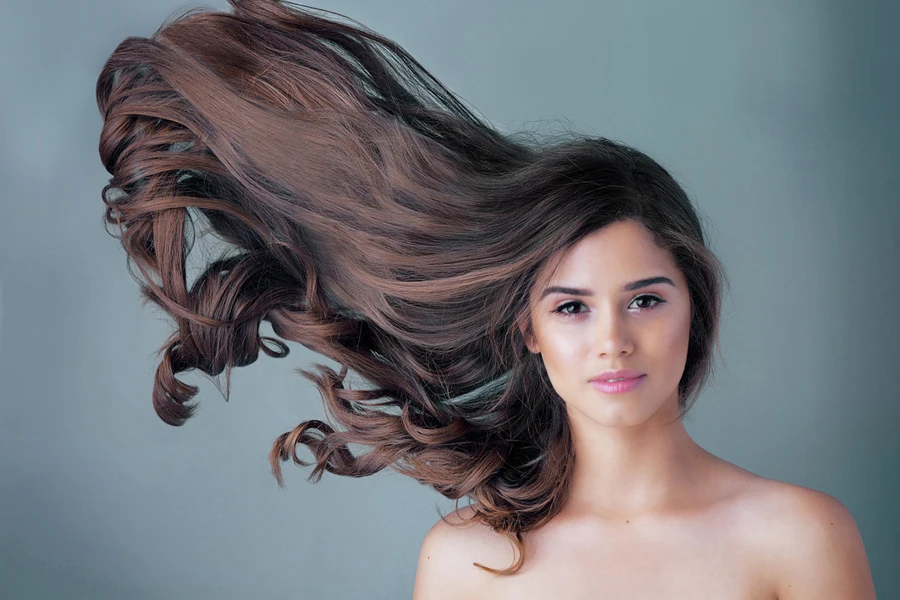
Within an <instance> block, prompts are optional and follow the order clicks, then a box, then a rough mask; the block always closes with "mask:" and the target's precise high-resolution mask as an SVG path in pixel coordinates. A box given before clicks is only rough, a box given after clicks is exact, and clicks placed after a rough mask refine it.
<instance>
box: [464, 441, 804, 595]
mask: <svg viewBox="0 0 900 600" xmlns="http://www.w3.org/2000/svg"><path fill="white" fill-rule="evenodd" d="M708 458H709V461H710V463H709V469H710V471H709V473H708V475H709V477H708V479H707V480H706V482H705V483H704V484H703V485H702V487H699V488H698V489H697V490H696V492H697V493H696V497H695V498H694V500H693V502H692V503H688V504H687V505H685V506H681V507H679V508H677V509H676V508H673V509H671V510H668V511H662V512H659V513H656V514H645V515H641V516H637V517H630V518H614V517H601V516H597V515H592V514H585V513H577V512H572V511H570V510H564V511H563V512H562V513H560V514H559V515H557V516H556V517H555V518H554V519H553V520H552V521H551V522H550V523H549V524H547V525H546V526H544V527H542V528H540V529H538V530H536V531H532V532H528V533H526V534H525V536H524V540H525V541H524V546H525V558H526V560H525V562H524V563H523V566H522V568H521V569H520V570H519V571H518V572H517V573H516V574H514V575H512V576H494V575H492V574H490V573H487V572H484V571H482V570H481V569H477V568H476V567H474V566H471V567H470V571H469V573H468V574H467V575H466V577H468V578H471V579H470V583H471V584H472V587H471V592H470V594H469V595H467V596H464V597H466V598H469V599H470V600H474V599H476V598H485V599H487V598H492V599H497V600H500V599H504V598H509V599H513V598H515V599H520V600H528V599H532V598H534V599H545V598H560V599H562V598H565V599H566V600H580V599H582V598H583V599H588V598H591V599H599V598H623V599H624V598H628V599H638V598H648V599H650V598H667V599H671V600H678V599H681V598H684V599H685V600H687V599H691V600H697V599H700V598H710V599H712V598H715V599H719V600H777V598H778V596H777V594H776V587H777V582H776V581H775V578H774V571H773V570H772V568H771V567H772V565H771V562H772V560H773V556H772V554H771V552H769V551H767V549H768V548H769V545H770V544H771V542H772V536H771V535H769V534H768V532H769V531H770V529H769V528H768V527H767V519H766V516H767V515H766V513H767V507H769V506H771V505H772V504H773V503H774V498H775V497H776V496H777V495H778V494H779V493H787V490H786V487H794V486H791V485H790V484H786V483H782V482H778V481H774V480H768V479H765V478H762V477H759V476H756V475H754V474H752V473H750V472H748V471H745V470H743V469H741V468H740V467H737V466H735V465H732V464H731V463H728V462H726V461H724V460H721V459H718V458H716V457H714V456H712V455H709V457H708ZM472 513H473V510H472V507H469V506H467V507H464V508H461V509H460V510H459V511H458V512H457V513H454V514H453V515H452V516H451V517H450V519H451V522H456V523H459V522H462V520H463V519H465V518H469V517H471V515H472ZM461 531H462V532H466V533H464V534H463V535H468V536H469V540H470V541H469V547H470V548H471V550H472V552H471V553H470V555H469V556H470V557H471V558H472V562H479V563H481V564H483V565H486V566H489V567H493V568H506V567H507V566H509V565H510V564H512V562H513V560H514V558H515V553H514V550H513V548H512V545H511V544H510V543H509V542H508V541H507V539H506V538H505V537H503V536H502V535H500V534H499V533H495V532H493V531H491V530H490V529H489V528H487V527H486V526H484V525H481V524H474V525H470V526H468V527H467V528H463V529H462V530H461Z"/></svg>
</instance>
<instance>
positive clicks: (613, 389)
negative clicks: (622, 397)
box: [591, 375, 647, 394]
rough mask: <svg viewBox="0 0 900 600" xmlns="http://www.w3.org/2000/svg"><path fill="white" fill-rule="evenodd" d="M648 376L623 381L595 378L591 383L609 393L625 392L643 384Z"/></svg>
mask: <svg viewBox="0 0 900 600" xmlns="http://www.w3.org/2000/svg"><path fill="white" fill-rule="evenodd" d="M646 377H647V376H646V375H641V376H640V377H633V378H631V379H623V380H622V381H599V380H597V379H595V380H593V381H591V385H592V386H594V388H596V389H598V390H600V391H601V392H606V393H607V394H624V393H625V392H630V391H631V390H633V389H634V388H636V387H637V386H639V385H641V383H643V381H644V379H646Z"/></svg>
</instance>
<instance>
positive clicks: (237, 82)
mask: <svg viewBox="0 0 900 600" xmlns="http://www.w3.org/2000/svg"><path fill="white" fill-rule="evenodd" d="M230 5H231V8H232V9H233V10H232V11H231V12H212V11H210V10H209V9H203V8H189V9H187V10H185V11H183V12H182V13H180V14H177V15H173V16H171V17H169V18H168V19H167V20H166V22H165V23H163V24H162V25H161V26H160V28H159V29H158V30H157V31H156V32H155V33H154V34H153V35H152V36H151V37H149V38H144V37H128V38H126V39H125V40H124V41H122V42H121V43H120V44H119V45H118V46H117V47H116V49H115V50H114V52H113V53H112V55H111V56H110V57H109V59H108V60H107V61H106V63H105V64H104V66H103V69H102V72H101V73H100V75H99V78H98V81H97V85H96V96H97V104H98V107H99V109H100V113H101V115H102V118H103V128H102V132H101V134H100V143H99V152H100V157H101V160H102V162H103V165H104V166H105V168H106V169H107V171H109V173H110V174H111V175H112V177H111V178H110V179H109V182H108V184H107V185H106V186H105V187H104V188H103V191H102V196H103V201H104V204H105V205H106V211H105V219H104V223H105V225H106V227H107V231H108V230H109V226H110V225H115V226H117V231H116V233H115V235H116V237H118V238H119V240H120V241H121V244H122V246H123V248H124V250H125V252H126V253H127V256H128V270H129V272H130V273H131V274H132V276H134V277H135V278H136V279H137V280H138V282H139V284H140V288H141V295H142V297H143V299H144V304H146V303H147V302H148V301H152V302H153V303H155V304H156V305H158V306H159V307H161V308H162V309H163V310H165V311H166V313H167V314H168V315H170V316H171V318H172V319H173V320H174V323H175V324H176V325H177V328H176V329H175V331H174V332H173V333H172V335H171V336H170V337H169V338H168V339H167V340H166V341H165V342H164V344H163V346H162V348H161V349H160V351H159V354H161V355H162V358H161V361H160V364H159V366H158V368H157V370H156V374H155V378H154V383H153V392H152V399H153V407H154V409H155V411H156V413H157V414H158V415H159V417H160V418H161V419H162V420H163V421H165V422H166V423H168V424H171V425H176V426H177V425H182V424H183V423H184V422H185V420H186V419H188V418H189V417H190V416H191V415H192V414H193V412H194V410H195V409H196V405H190V404H188V402H189V401H190V400H191V398H193V397H194V396H195V395H196V393H197V391H198V388H197V386H193V385H188V384H186V383H184V382H182V381H180V380H179V379H177V378H176V375H177V374H178V373H181V372H184V371H188V370H191V369H199V370H200V371H202V372H203V373H206V374H207V375H209V376H218V375H220V374H221V373H222V372H223V371H225V376H226V390H225V392H224V395H225V399H226V400H227V399H228V396H229V391H228V388H229V385H228V382H229V381H230V374H231V369H232V367H235V366H244V365H248V364H250V363H253V362H254V361H256V359H257V358H258V356H259V352H260V350H262V351H263V352H265V353H266V354H267V355H269V356H272V357H283V356H286V355H287V354H288V348H287V346H286V345H285V343H284V342H282V341H281V339H284V340H292V341H295V342H298V343H300V344H302V345H303V346H305V347H306V348H308V349H310V350H312V351H314V352H316V353H319V354H321V355H324V356H326V357H328V358H330V359H332V360H334V361H337V363H338V364H340V365H341V366H342V368H341V370H340V372H336V371H335V370H333V369H331V368H329V367H327V366H325V365H321V364H315V365H314V366H315V367H316V368H317V371H318V372H312V371H306V370H303V369H297V371H298V372H299V373H301V374H302V375H303V376H304V377H305V378H307V379H309V380H310V381H312V382H313V383H314V384H315V385H316V386H317V388H318V390H319V392H320V394H321V397H322V401H323V406H324V409H325V412H326V419H327V420H328V422H325V421H321V420H317V419H312V420H308V421H304V422H302V423H300V424H299V425H297V426H296V427H295V428H294V429H293V430H291V431H289V432H286V433H284V434H282V435H280V436H278V437H277V439H276V440H275V443H274V446H273V448H272V450H271V452H270V454H269V459H270V463H271V468H272V472H273V474H274V476H275V478H276V480H277V482H278V485H279V486H281V487H282V488H283V487H284V485H283V478H282V473H281V467H280V463H281V462H283V461H288V460H291V459H292V460H293V462H294V463H296V464H298V465H301V466H309V465H312V464H315V467H314V469H313V470H312V473H311V475H310V476H309V479H308V480H309V481H312V482H316V481H318V480H319V479H320V478H321V476H322V473H323V472H324V471H328V472H330V473H334V474H336V475H346V476H350V477H363V476H366V475H371V474H373V473H377V472H379V471H381V470H382V469H384V468H386V467H390V468H392V469H394V470H395V471H397V472H399V473H402V474H404V475H408V476H410V477H413V478H415V479H416V480H417V481H418V482H420V483H422V484H424V485H427V486H429V487H431V488H433V489H435V490H437V491H438V492H439V493H440V494H442V495H443V496H444V497H447V498H450V499H455V500H457V505H458V502H459V499H460V498H463V497H467V498H469V499H471V500H474V501H475V504H474V508H475V509H476V510H475V514H474V515H473V517H472V518H473V519H476V520H477V521H480V522H482V523H485V524H487V525H488V526H490V527H491V528H492V529H493V530H494V531H497V532H500V533H502V534H504V535H505V536H507V538H508V539H509V540H510V541H511V542H512V544H513V545H514V547H515V548H516V549H517V550H518V558H517V559H516V560H515V561H514V562H513V564H512V565H511V566H509V567H508V568H506V569H494V568H491V567H488V566H485V565H482V564H480V563H473V564H475V565H476V566H477V567H479V568H481V569H484V570H486V571H488V572H491V573H494V574H502V575H507V574H512V573H514V572H516V571H517V570H518V569H519V568H520V567H521V565H522V562H523V560H524V558H525V556H524V545H523V537H522V533H524V532H526V531H528V530H532V529H535V528H537V527H540V526H541V525H542V524H544V523H546V522H547V521H549V520H550V519H551V518H552V517H553V516H554V515H556V514H557V513H558V512H559V510H560V509H561V507H562V506H563V504H564V502H565V500H566V498H567V494H568V489H569V481H570V475H571V472H572V466H573V461H574V458H575V457H574V452H573V447H572V439H571V431H570V428H569V423H568V420H567V416H566V411H565V405H564V403H563V401H562V399H561V398H560V397H559V396H558V394H557V393H556V392H555V391H554V389H553V387H552V385H551V384H550V382H549V379H548V377H547V373H546V371H545V369H544V366H543V363H542V361H541V358H540V355H535V354H531V353H530V352H528V350H527V348H526V346H525V343H524V339H525V338H524V336H525V335H528V334H529V332H530V331H531V324H530V319H529V310H528V298H529V291H530V290H531V288H532V286H534V285H535V283H536V280H537V276H538V274H539V273H542V272H544V270H545V269H547V270H551V271H552V270H553V269H555V268H556V266H558V265H559V263H560V260H561V258H562V255H563V253H564V251H565V250H566V249H568V248H570V247H571V246H572V245H573V244H575V243H576V242H577V241H579V240H580V239H582V238H584V237H585V236H587V235H588V234H590V233H591V232H593V231H596V230H598V229H600V228H602V227H604V226H606V225H608V224H610V223H613V222H615V221H620V220H624V219H634V220H637V221H639V222H640V223H641V224H643V225H644V226H645V227H646V228H647V229H648V230H649V231H650V232H651V233H652V235H653V237H654V239H655V241H656V243H658V244H659V246H660V247H661V248H664V249H666V250H667V251H669V252H671V255H672V256H673V258H674V259H675V261H676V264H677V265H678V267H679V268H680V269H681V271H682V272H683V273H684V275H685V277H686V280H687V282H688V286H689V288H690V296H691V305H692V318H691V333H690V344H689V350H688V356H687V364H686V366H685V370H684V375H683V377H682V378H681V381H680V383H679V406H680V415H681V416H683V415H684V414H685V413H686V412H687V411H688V410H689V409H690V407H691V405H692V404H693V401H694V400H695V399H696V396H697V394H698V393H699V391H700V389H701V388H702V387H703V385H704V383H705V381H706V380H707V378H708V376H709V375H710V373H711V370H712V364H713V361H712V359H711V355H712V350H713V347H714V346H715V344H716V343H717V341H718V328H719V312H720V299H721V293H722V292H721V290H722V283H723V282H725V283H727V280H726V279H725V277H724V269H723V268H722V266H721V264H720V263H719V261H718V260H717V258H716V257H715V256H714V254H713V253H712V252H711V251H710V250H709V249H708V248H707V247H706V244H705V242H704V234H703V231H702V227H701V223H700V220H699V219H698V216H697V212H696V210H695V208H694V207H693V206H692V204H691V201H690V200H689V198H688V196H687V195H686V193H685V192H684V191H683V190H682V188H681V187H680V186H679V185H678V183H676V181H675V180H674V179H673V177H672V176H671V175H670V174H669V173H668V172H667V171H666V169H664V168H663V167H662V166H661V165H660V164H658V163H657V162H656V161H654V160H652V159H651V158H649V157H648V156H647V155H645V154H644V153H642V152H639V151H638V150H635V149H633V148H630V147H628V146H626V145H624V144H621V143H617V142H614V141H612V140H609V139H606V138H601V137H593V138H592V137H587V136H582V135H577V134H569V135H566V136H561V137H553V136H545V137H539V136H535V135H530V134H529V133H528V132H518V133H512V134H502V133H500V132H498V131H496V130H495V129H494V128H493V127H492V126H490V125H489V124H488V122H487V120H486V119H483V118H480V117H478V116H476V115H475V114H474V113H473V112H472V110H470V109H469V108H467V107H466V106H465V105H464V104H463V102H462V101H461V100H460V99H459V98H458V97H457V96H455V95H454V94H453V93H452V92H450V91H449V90H448V89H447V88H446V87H444V86H443V85H442V84H441V83H440V82H439V81H438V80H437V79H436V78H435V77H434V76H433V75H431V74H430V73H429V72H428V71H427V70H426V69H425V68H424V67H422V65H421V64H419V62H417V61H416V60H415V59H414V58H413V57H412V56H410V55H409V54H408V53H407V52H406V51H405V50H404V49H403V48H401V47H400V46H399V45H398V44H397V43H395V42H393V41H391V40H390V39H388V38H386V37H384V36H382V35H379V34H378V33H376V32H374V31H372V30H370V29H368V28H366V27H365V26H363V25H361V24H359V23H358V22H356V21H353V20H352V19H349V18H347V17H344V15H340V13H331V11H324V10H321V9H312V7H306V10H304V9H302V8H300V7H304V6H305V5H297V4H291V5H289V4H288V3H285V2H278V1H276V0H252V1H251V0H230ZM321 13H330V14H332V15H337V16H340V17H344V19H345V20H346V21H351V22H345V21H342V20H339V19H333V18H329V17H328V16H327V15H323V14H321ZM198 225H199V226H200V227H199V228H200V229H202V233H204V234H209V233H212V234H214V236H216V237H217V238H218V239H219V240H221V241H223V242H225V244H226V247H225V249H224V250H223V251H222V252H221V254H219V255H217V257H216V259H215V260H209V261H207V263H206V264H204V265H202V268H201V269H200V270H199V274H198V275H197V276H196V277H195V278H194V279H193V281H191V280H190V279H191V277H189V273H188V266H189V261H188V257H189V254H190V252H191V249H192V247H193V246H194V244H195V242H196V239H197V236H198ZM133 266H137V268H138V270H139V271H140V273H136V272H135V271H134V270H133V268H132V267H133ZM262 321H268V322H269V323H270V324H271V326H272V330H273V331H274V332H275V334H276V335H277V336H278V338H281V339H278V338H272V337H264V336H261V335H260V331H259V328H260V325H261V323H262ZM349 370H352V371H353V372H355V373H358V374H359V375H360V376H361V377H363V378H364V379H365V380H367V381H368V382H369V383H370V384H371V386H372V387H371V388H370V389H350V387H349V386H347V387H345V385H344V381H345V379H346V377H347V374H348V371H349ZM300 444H303V445H305V446H307V447H308V448H309V450H310V451H311V452H312V455H313V456H314V458H315V460H314V463H313V462H305V461H303V460H301V459H300V458H299V457H298V455H297V447H298V445H300ZM348 444H359V445H362V446H365V447H367V448H370V451H368V452H365V453H361V454H359V455H354V454H353V453H352V452H351V451H350V449H349V447H348ZM439 514H440V513H439ZM441 518H442V519H444V520H445V521H446V519H445V517H444V516H443V515H441ZM447 522H448V523H449V521H447Z"/></svg>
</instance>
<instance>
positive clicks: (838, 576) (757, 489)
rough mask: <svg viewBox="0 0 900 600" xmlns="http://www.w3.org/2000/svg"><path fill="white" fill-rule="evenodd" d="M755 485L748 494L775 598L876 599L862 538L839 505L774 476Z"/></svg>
mask: <svg viewBox="0 0 900 600" xmlns="http://www.w3.org/2000/svg"><path fill="white" fill-rule="evenodd" d="M753 487H754V493H752V494H748V497H751V498H752V506H753V510H752V513H753V515H754V520H755V521H756V522H757V524H758V525H759V528H758V530H757V531H759V532H760V535H762V536H763V537H764V538H765V539H764V540H763V541H764V547H765V554H766V556H765V557H764V560H765V561H766V563H767V567H768V572H769V573H771V574H772V577H773V580H774V585H775V588H776V594H777V598H778V600H791V599H797V598H817V599H820V600H829V599H832V598H833V599H835V600H837V599H843V598H856V599H859V600H875V587H874V584H873V582H872V574H871V570H870V567H869V562H868V558H867V556H866V551H865V548H864V546H863V541H862V537H861V535H860V533H859V528H858V527H857V525H856V521H855V520H854V518H853V516H852V515H851V514H850V511H849V510H848V509H847V507H846V506H844V505H843V503H841V502H840V501H839V500H838V499H837V498H835V497H833V496H831V495H829V494H826V493H825V492H820V491H818V490H814V489H811V488H807V487H803V486H800V485H795V484H791V483H787V482H783V481H777V480H772V479H763V478H760V480H758V482H757V484H756V485H754V486H753Z"/></svg>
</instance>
